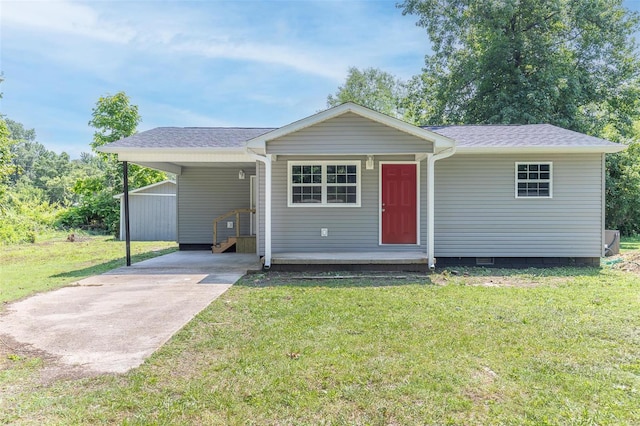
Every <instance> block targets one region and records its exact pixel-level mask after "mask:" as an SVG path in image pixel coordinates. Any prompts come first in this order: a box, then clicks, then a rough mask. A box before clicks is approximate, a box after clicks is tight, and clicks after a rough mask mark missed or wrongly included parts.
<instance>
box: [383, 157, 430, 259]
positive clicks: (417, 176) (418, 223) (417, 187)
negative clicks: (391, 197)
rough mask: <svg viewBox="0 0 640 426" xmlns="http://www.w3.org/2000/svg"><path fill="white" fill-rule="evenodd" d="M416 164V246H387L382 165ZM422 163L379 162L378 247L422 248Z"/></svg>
mask: <svg viewBox="0 0 640 426" xmlns="http://www.w3.org/2000/svg"><path fill="white" fill-rule="evenodd" d="M383 164H415V166H416V242H415V244H385V243H383V242H382V165H383ZM420 183H421V181H420V161H379V162H378V245H379V246H391V247H398V246H412V247H413V246H420V245H421V244H420Z"/></svg>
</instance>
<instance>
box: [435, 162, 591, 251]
mask: <svg viewBox="0 0 640 426" xmlns="http://www.w3.org/2000/svg"><path fill="white" fill-rule="evenodd" d="M545 161H552V162H553V198H551V199H522V198H515V162H545ZM602 175H603V170H602V158H601V155H600V154H572V155H503V156H496V155H460V154H456V155H454V156H453V157H450V158H447V159H444V160H441V161H438V162H437V163H436V170H435V182H436V195H435V197H436V198H435V254H436V257H438V256H440V257H599V256H600V255H601V251H602V247H601V244H602V202H603V200H602V197H603V196H604V194H603V191H602Z"/></svg>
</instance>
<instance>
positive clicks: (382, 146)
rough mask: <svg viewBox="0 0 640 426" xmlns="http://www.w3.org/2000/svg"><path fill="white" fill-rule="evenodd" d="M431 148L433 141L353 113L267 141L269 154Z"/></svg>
mask: <svg viewBox="0 0 640 426" xmlns="http://www.w3.org/2000/svg"><path fill="white" fill-rule="evenodd" d="M430 152H433V143H432V142H428V141H425V140H424V139H420V138H418V137H416V136H413V135H410V134H407V133H404V132H401V131H399V130H396V129H394V128H392V127H388V126H386V125H383V124H380V123H377V122H375V121H371V120H369V119H367V118H363V117H360V116H359V115H356V114H353V113H347V114H343V115H341V116H339V117H336V118H332V119H329V120H327V121H324V122H322V123H319V124H316V125H313V126H311V127H307V128H305V129H302V130H300V131H298V132H295V133H292V134H289V135H287V136H284V137H281V138H278V139H276V140H273V141H269V142H268V143H267V153H269V154H290V155H296V154H302V155H304V154H405V153H406V154H413V153H430Z"/></svg>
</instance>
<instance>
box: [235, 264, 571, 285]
mask: <svg viewBox="0 0 640 426" xmlns="http://www.w3.org/2000/svg"><path fill="white" fill-rule="evenodd" d="M341 281H342V282H344V283H345V284H349V285H363V286H369V287H378V286H394V285H408V284H432V285H440V286H444V285H468V286H478V287H521V288H529V287H538V286H541V285H551V286H555V285H558V284H560V283H562V282H565V281H566V277H561V276H557V277H554V276H545V277H536V276H534V275H532V274H528V273H525V272H521V271H518V272H516V273H514V271H513V270H498V269H496V270H491V271H490V272H488V271H487V270H486V269H478V268H463V269H460V270H457V269H445V270H439V271H436V272H432V273H425V274H419V273H402V272H351V271H343V272H324V273H317V272H308V273H305V272H268V273H257V274H250V275H247V276H246V277H245V278H244V279H243V280H242V283H243V284H244V285H249V286H255V287H266V286H277V285H291V284H296V285H309V286H313V285H340V282H341Z"/></svg>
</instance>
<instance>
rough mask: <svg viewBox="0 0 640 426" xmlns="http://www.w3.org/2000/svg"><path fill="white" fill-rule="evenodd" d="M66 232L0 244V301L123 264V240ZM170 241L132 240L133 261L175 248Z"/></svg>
mask: <svg viewBox="0 0 640 426" xmlns="http://www.w3.org/2000/svg"><path fill="white" fill-rule="evenodd" d="M67 235H68V234H67V233H64V234H63V233H60V232H58V233H56V234H49V235H47V236H45V237H44V238H43V239H42V240H41V241H40V242H37V243H35V244H19V245H9V246H0V253H1V255H0V303H2V302H7V301H11V300H16V299H19V298H22V297H25V296H29V295H31V294H34V293H37V292H40V291H47V290H52V289H54V288H58V287H63V286H65V285H68V284H70V283H73V282H75V281H78V280H80V279H82V278H86V277H88V276H91V275H95V274H100V273H103V272H106V271H109V270H111V269H114V268H117V267H120V266H124V265H125V259H124V253H125V246H124V242H122V241H117V240H115V239H113V238H112V237H107V236H91V235H77V239H76V242H68V241H67ZM175 247H176V244H175V243H172V242H132V243H131V254H132V262H139V261H141V260H144V259H148V258H151V257H154V256H158V255H159V254H163V253H167V252H169V251H172V250H175Z"/></svg>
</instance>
